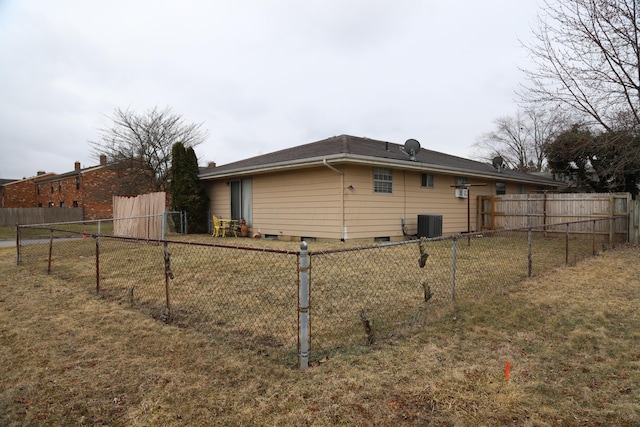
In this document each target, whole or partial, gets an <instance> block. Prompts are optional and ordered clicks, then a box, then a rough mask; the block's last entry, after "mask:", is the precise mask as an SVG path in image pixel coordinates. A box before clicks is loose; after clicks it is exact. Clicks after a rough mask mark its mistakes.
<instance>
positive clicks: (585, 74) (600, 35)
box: [521, 0, 640, 132]
mask: <svg viewBox="0 0 640 427" xmlns="http://www.w3.org/2000/svg"><path fill="white" fill-rule="evenodd" d="M544 3H545V14H543V15H540V16H539V17H538V26H537V29H536V30H535V31H534V35H535V38H536V41H535V42H534V43H533V44H531V45H528V46H525V48H526V49H527V50H528V51H529V53H530V54H531V56H532V58H533V60H534V61H535V64H536V67H535V69H531V70H523V71H524V72H525V73H526V74H527V75H528V78H529V81H530V85H529V86H528V87H526V88H524V90H523V92H522V93H521V95H522V96H523V98H524V99H526V100H528V101H531V102H534V103H554V104H558V103H560V104H563V105H565V106H566V107H568V108H569V109H572V110H575V111H576V112H578V113H579V114H581V115H582V116H584V117H589V118H591V121H592V122H593V123H594V124H597V125H598V126H600V127H601V129H603V130H605V131H607V132H610V131H612V130H614V129H616V128H618V127H619V122H618V120H619V117H620V115H621V114H624V115H625V116H626V117H627V121H628V122H629V119H632V120H631V121H630V122H631V125H632V128H638V126H639V124H640V21H639V19H640V0H557V1H552V0H545V1H544Z"/></svg>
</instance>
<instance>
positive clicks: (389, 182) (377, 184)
mask: <svg viewBox="0 0 640 427" xmlns="http://www.w3.org/2000/svg"><path fill="white" fill-rule="evenodd" d="M373 192H374V193H386V194H391V193H393V173H392V171H391V169H389V168H373Z"/></svg>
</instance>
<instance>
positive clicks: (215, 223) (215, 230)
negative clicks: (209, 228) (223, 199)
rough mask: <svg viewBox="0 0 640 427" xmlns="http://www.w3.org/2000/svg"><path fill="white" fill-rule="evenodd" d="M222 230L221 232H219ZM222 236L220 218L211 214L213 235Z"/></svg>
mask: <svg viewBox="0 0 640 427" xmlns="http://www.w3.org/2000/svg"><path fill="white" fill-rule="evenodd" d="M220 231H222V233H220ZM220 235H222V236H224V230H222V226H221V225H220V220H219V219H218V217H217V216H215V215H213V233H212V236H213V237H218V236H220Z"/></svg>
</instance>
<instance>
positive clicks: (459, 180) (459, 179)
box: [456, 176, 469, 185]
mask: <svg viewBox="0 0 640 427" xmlns="http://www.w3.org/2000/svg"><path fill="white" fill-rule="evenodd" d="M468 183H469V180H468V179H467V178H466V177H464V176H456V185H466V184H468Z"/></svg>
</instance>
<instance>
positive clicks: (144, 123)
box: [89, 107, 208, 193]
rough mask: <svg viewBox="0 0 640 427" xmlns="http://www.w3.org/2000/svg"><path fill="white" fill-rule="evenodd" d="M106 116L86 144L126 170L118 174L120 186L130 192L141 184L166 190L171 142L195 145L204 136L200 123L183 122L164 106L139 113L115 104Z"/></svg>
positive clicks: (205, 134)
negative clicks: (105, 123) (106, 122)
mask: <svg viewBox="0 0 640 427" xmlns="http://www.w3.org/2000/svg"><path fill="white" fill-rule="evenodd" d="M107 117H108V118H109V119H110V120H111V125H110V126H107V127H104V128H101V129H99V139H98V140H97V141H90V142H89V144H90V145H91V147H92V151H93V153H94V155H96V156H97V157H99V156H100V155H103V154H105V155H107V158H108V159H109V161H110V162H112V163H117V164H118V165H119V166H120V167H121V168H123V170H126V171H127V173H122V174H120V175H121V176H122V186H123V187H122V188H123V190H124V191H129V192H132V193H135V192H136V191H137V190H138V189H139V188H141V187H146V188H148V189H149V190H151V191H164V190H166V188H167V181H168V180H169V173H170V169H171V148H172V146H173V144H175V143H176V142H180V143H182V144H183V145H184V146H185V147H195V146H197V145H199V144H201V143H203V142H204V141H205V139H206V138H207V136H208V133H207V132H206V131H205V130H203V129H202V123H187V122H185V120H184V119H183V118H182V116H180V115H178V114H176V113H174V112H173V111H172V110H171V109H170V108H168V107H167V108H165V109H163V110H160V109H159V108H158V107H153V108H151V109H149V110H147V111H145V112H144V113H141V114H137V113H136V112H133V111H131V110H122V109H120V108H116V109H115V111H114V113H113V114H112V115H111V116H107Z"/></svg>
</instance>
